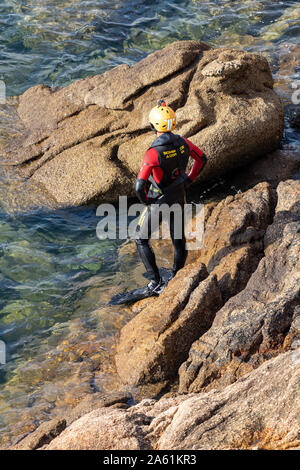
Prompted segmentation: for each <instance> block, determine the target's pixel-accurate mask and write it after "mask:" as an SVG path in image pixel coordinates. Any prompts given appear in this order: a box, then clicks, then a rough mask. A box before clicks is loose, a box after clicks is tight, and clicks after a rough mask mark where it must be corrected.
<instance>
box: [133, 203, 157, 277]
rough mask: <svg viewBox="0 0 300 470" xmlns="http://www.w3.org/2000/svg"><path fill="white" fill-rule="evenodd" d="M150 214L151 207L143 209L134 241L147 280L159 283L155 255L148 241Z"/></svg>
mask: <svg viewBox="0 0 300 470" xmlns="http://www.w3.org/2000/svg"><path fill="white" fill-rule="evenodd" d="M152 212H153V209H152V208H151V206H147V207H145V210H144V212H143V213H142V214H141V217H140V219H139V222H138V225H137V229H136V234H135V237H134V239H135V243H136V246H137V250H138V253H139V255H140V258H141V260H142V262H143V263H144V266H145V268H146V271H147V273H148V277H149V279H151V280H153V281H155V282H160V275H159V270H158V267H157V264H156V260H155V254H154V252H153V249H152V247H151V245H150V240H149V239H150V237H151V215H152Z"/></svg>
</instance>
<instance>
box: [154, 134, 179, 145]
mask: <svg viewBox="0 0 300 470" xmlns="http://www.w3.org/2000/svg"><path fill="white" fill-rule="evenodd" d="M179 139H181V137H180V136H179V135H177V134H173V133H172V132H165V133H164V134H162V135H160V136H159V137H157V139H155V140H154V142H152V144H151V147H161V146H163V145H168V144H174V143H176V142H177V141H178V140H179Z"/></svg>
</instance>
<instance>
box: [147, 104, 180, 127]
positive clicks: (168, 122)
mask: <svg viewBox="0 0 300 470" xmlns="http://www.w3.org/2000/svg"><path fill="white" fill-rule="evenodd" d="M149 121H150V124H151V127H152V129H154V130H156V131H158V132H171V131H172V130H173V129H175V126H176V116H175V113H174V111H173V109H172V108H170V107H169V106H167V105H166V102H165V100H159V102H158V104H157V106H155V107H154V108H152V109H151V111H150V114H149Z"/></svg>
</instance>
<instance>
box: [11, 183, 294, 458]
mask: <svg viewBox="0 0 300 470" xmlns="http://www.w3.org/2000/svg"><path fill="white" fill-rule="evenodd" d="M299 205H300V181H299V180H292V179H288V180H286V181H283V182H280V183H279V184H278V186H277V188H276V189H273V188H272V187H271V185H270V184H269V183H266V182H264V183H259V184H257V185H255V186H254V188H253V189H250V190H248V191H246V192H244V193H242V194H239V195H237V196H235V197H232V196H229V197H228V198H226V199H225V200H223V201H221V202H220V203H218V204H216V205H215V207H214V208H213V209H212V210H210V215H209V216H208V219H207V223H206V224H207V227H208V228H207V244H206V248H207V251H206V250H205V251H204V253H200V254H199V257H198V258H197V259H196V260H195V261H193V262H191V263H189V264H188V265H187V266H186V267H185V268H184V269H183V270H182V271H181V272H179V273H178V275H177V276H176V277H175V278H174V279H173V280H172V281H171V282H170V284H169V286H168V288H167V289H166V291H165V292H164V293H163V294H161V296H160V297H159V298H158V299H155V300H153V299H151V300H147V301H146V304H145V301H143V302H142V303H141V304H140V306H139V305H138V304H137V305H136V306H135V310H136V311H139V313H137V315H136V316H135V317H134V318H133V319H132V320H131V321H129V323H128V324H127V325H125V327H123V329H122V330H121V333H120V336H119V338H118V340H117V347H116V366H117V371H118V373H119V375H120V377H121V379H122V380H123V382H124V389H123V390H120V391H119V392H118V393H115V394H112V395H111V396H108V397H103V396H101V395H99V394H95V396H89V397H87V398H86V400H84V401H83V402H82V403H81V404H80V405H79V406H78V407H77V408H75V409H74V410H73V411H72V412H70V414H69V415H67V416H65V417H61V418H56V419H55V420H53V421H50V422H48V423H44V424H43V425H42V426H41V427H40V428H38V429H37V430H36V431H35V432H34V433H32V434H30V435H29V436H27V437H26V438H25V439H23V440H22V441H21V442H20V443H19V444H17V445H16V446H15V447H14V448H16V449H35V448H43V449H49V450H50V449H124V450H125V449H208V448H209V449H237V448H247V449H253V448H263V449H289V448H298V447H300V435H299V432H300V426H299V425H300V422H299V416H300V413H299V411H300V410H299V400H297V398H296V397H297V396H299V389H300V356H299V352H300V349H299V348H300V324H299V320H300V302H299V300H300V298H299V296H300V269H299V268H300V266H299V264H300V263H299V258H300V257H299V253H300V230H299V229H300V220H299V208H300V206H299ZM228 213H229V214H230V215H231V220H230V221H229V218H228V215H227V214H228ZM226 217H227V219H226ZM226 222H227V223H226ZM210 227H211V228H210ZM210 230H211V231H212V232H210ZM226 232H227V234H226ZM212 233H213V234H214V235H215V236H214V238H212V237H211V234H212ZM209 243H211V244H212V245H211V247H210V248H209V249H208V244H209ZM220 252H221V253H222V255H221V256H220ZM204 257H206V258H205V261H206V263H207V264H206V265H205V264H204V263H203V260H204ZM147 386H148V390H149V391H148V393H149V396H151V397H153V396H155V395H157V393H160V394H161V395H162V397H161V398H158V399H153V398H151V399H144V400H142V401H141V402H140V403H138V404H130V401H131V395H130V393H128V390H130V388H132V387H144V392H143V393H144V396H145V395H146V394H147ZM151 387H153V388H152V393H151V392H150V390H151ZM168 388H169V389H170V388H171V389H172V391H170V392H168V393H165V392H164V391H165V390H166V389H168ZM154 389H155V393H153V390H154ZM112 423H114V425H113V426H112Z"/></svg>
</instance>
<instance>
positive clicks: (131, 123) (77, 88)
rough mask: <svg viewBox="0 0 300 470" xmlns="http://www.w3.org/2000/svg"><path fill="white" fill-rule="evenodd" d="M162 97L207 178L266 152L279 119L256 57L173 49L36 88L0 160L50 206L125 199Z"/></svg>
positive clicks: (22, 105)
mask: <svg viewBox="0 0 300 470" xmlns="http://www.w3.org/2000/svg"><path fill="white" fill-rule="evenodd" d="M161 97H165V98H166V100H167V101H168V103H169V104H170V105H171V106H172V107H174V108H175V109H176V111H177V117H178V127H177V129H178V132H179V133H181V134H182V135H184V136H187V137H190V138H191V140H192V141H193V142H194V143H195V144H197V145H199V146H200V147H202V148H203V150H204V151H205V152H206V154H207V156H208V164H207V166H206V169H205V171H204V172H203V173H202V175H201V176H200V179H201V180H202V181H203V180H204V179H206V180H207V179H210V178H213V177H215V176H219V175H220V174H222V173H224V172H227V171H228V170H230V169H232V168H236V167H240V166H242V165H244V164H245V163H247V162H248V161H249V160H252V159H253V158H257V157H258V156H260V155H263V154H265V153H266V152H269V151H272V150H274V149H276V148H277V147H278V145H279V143H280V140H281V138H282V133H283V112H282V106H281V102H280V99H279V97H278V96H277V95H276V93H275V92H274V90H273V80H272V76H271V72H270V68H269V65H268V62H267V61H266V59H265V58H263V57H262V56H260V55H258V54H252V53H249V52H243V51H237V50H231V49H224V48H221V49H211V48H209V46H207V45H206V44H203V43H200V42H195V41H182V42H175V43H173V44H171V45H169V46H167V47H165V48H164V49H162V50H159V51H156V52H155V53H153V54H151V55H149V56H148V57H146V58H145V59H144V60H142V61H141V62H139V63H137V64H136V65H134V66H132V67H129V66H128V65H121V66H119V67H116V68H114V69H112V70H110V71H108V72H106V73H104V74H102V75H98V76H95V77H90V78H87V79H85V80H79V81H77V82H75V83H72V84H71V85H69V86H67V87H65V88H50V87H48V86H44V85H38V86H35V87H33V88H30V89H29V90H27V91H26V92H25V93H24V94H23V95H22V96H21V97H20V100H19V107H18V115H19V118H20V122H19V123H18V126H19V128H20V129H21V130H20V132H19V133H18V134H17V135H16V136H14V137H12V139H11V142H10V144H9V145H8V147H7V149H6V151H5V155H4V157H5V161H6V162H8V165H10V166H11V167H13V168H14V169H17V171H18V173H19V174H20V175H21V176H23V177H25V178H26V179H27V180H28V181H27V187H28V188H29V190H30V183H31V184H32V185H33V186H34V187H36V185H39V186H41V187H42V188H43V189H44V190H46V193H49V195H51V197H52V198H54V200H55V201H56V203H57V204H58V205H60V206H68V205H79V204H83V203H86V202H89V201H92V200H95V199H97V200H116V199H117V196H118V195H119V194H123V195H125V194H127V195H131V194H132V192H133V188H132V186H133V181H134V179H135V177H136V175H137V172H138V170H139V167H140V163H141V159H142V156H143V154H144V152H145V150H146V149H147V147H148V146H149V145H150V144H151V142H152V140H153V138H154V135H153V133H152V132H150V131H149V126H148V113H149V111H150V109H151V108H152V106H153V105H154V104H155V103H156V100H157V99H158V98H161Z"/></svg>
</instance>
